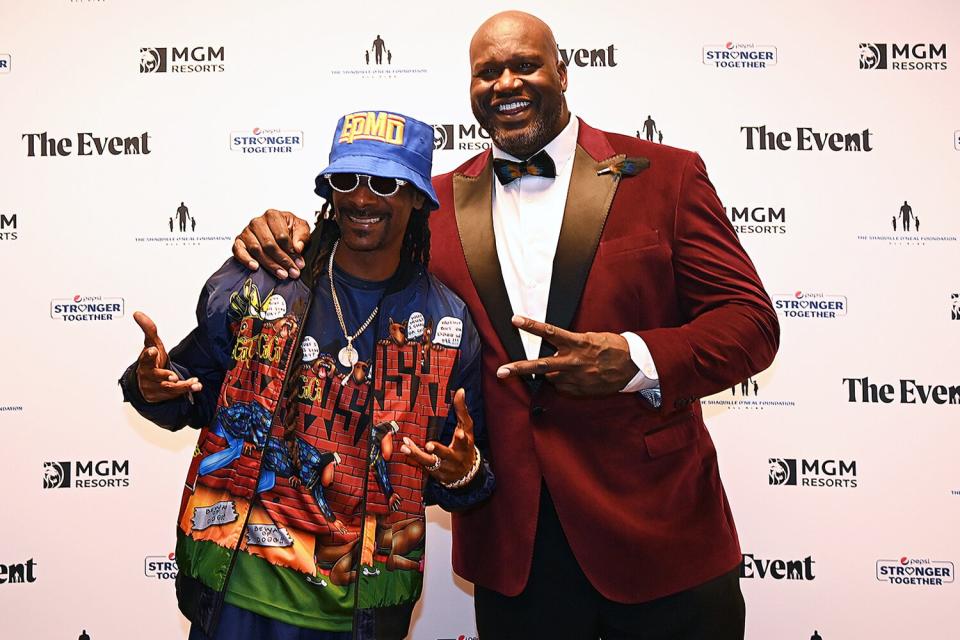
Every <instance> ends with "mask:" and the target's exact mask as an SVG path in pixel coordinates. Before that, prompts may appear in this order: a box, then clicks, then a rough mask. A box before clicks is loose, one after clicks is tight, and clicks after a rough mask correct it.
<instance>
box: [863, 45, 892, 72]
mask: <svg viewBox="0 0 960 640" xmlns="http://www.w3.org/2000/svg"><path fill="white" fill-rule="evenodd" d="M860 68H861V69H886V68H887V45H885V44H874V43H872V42H861V43H860Z"/></svg>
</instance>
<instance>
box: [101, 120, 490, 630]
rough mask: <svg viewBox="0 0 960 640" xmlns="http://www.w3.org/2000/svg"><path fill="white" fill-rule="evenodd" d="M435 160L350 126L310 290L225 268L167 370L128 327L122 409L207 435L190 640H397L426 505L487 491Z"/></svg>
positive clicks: (427, 143)
mask: <svg viewBox="0 0 960 640" xmlns="http://www.w3.org/2000/svg"><path fill="white" fill-rule="evenodd" d="M432 156H433V129H432V127H430V126H429V125H426V124H424V123H422V122H419V121H417V120H415V119H413V118H410V117H407V116H404V115H401V114H396V113H392V112H387V111H361V112H356V113H352V114H348V115H346V116H344V117H343V118H341V119H340V122H339V124H338V125H337V129H336V132H335V133H334V138H333V146H332V150H331V152H330V163H329V166H328V167H327V168H326V169H324V170H323V171H322V172H321V173H320V175H318V176H317V179H316V193H317V194H318V195H320V196H321V197H322V198H324V199H325V200H326V203H325V204H324V206H323V209H322V211H321V214H320V216H319V219H318V221H317V227H316V229H315V231H314V233H313V237H312V238H311V243H310V245H311V252H310V253H308V254H307V255H306V256H305V271H304V277H303V278H301V279H299V280H296V281H289V280H287V281H281V280H279V279H277V278H275V277H274V276H273V275H271V274H269V273H268V272H266V271H263V270H261V271H257V272H252V271H250V270H249V269H247V268H246V267H243V266H241V265H239V264H238V263H237V262H235V261H234V260H232V259H231V260H228V261H227V262H226V263H224V265H223V267H221V268H220V270H219V271H217V272H216V273H215V274H214V275H213V276H211V278H210V279H209V280H208V281H207V283H206V285H205V287H204V289H203V292H202V293H201V295H200V301H199V303H198V306H197V321H198V324H197V327H196V328H195V329H194V330H193V331H192V332H191V333H190V335H188V336H187V337H186V338H185V339H184V340H183V341H182V342H181V343H180V344H179V345H177V346H176V347H174V348H173V349H172V350H171V351H170V352H169V354H168V353H167V352H166V350H165V349H164V346H163V343H162V342H161V341H160V338H159V337H158V335H157V328H156V325H155V324H154V323H153V321H152V320H150V318H148V317H147V316H146V315H145V314H143V313H141V312H137V313H136V314H134V318H135V320H136V322H137V324H139V325H140V327H141V328H142V329H143V332H144V348H143V350H142V351H141V353H140V357H139V359H138V360H137V362H135V363H134V364H132V365H131V366H130V367H129V368H128V369H127V371H126V372H125V373H124V375H123V377H122V378H121V379H120V384H121V386H122V388H123V393H124V399H125V400H126V401H128V402H130V403H131V404H132V405H133V406H134V407H135V408H136V410H137V411H138V412H140V414H141V415H143V416H144V417H146V418H148V419H149V420H151V421H153V422H155V423H156V424H158V425H160V426H162V427H164V428H167V429H171V430H176V429H179V428H182V427H183V426H184V425H187V424H189V425H190V426H193V427H196V428H199V429H200V438H199V442H198V444H197V447H196V450H195V452H194V457H193V462H192V464H191V465H190V469H189V472H188V474H187V482H186V488H185V490H184V494H183V499H182V501H181V509H180V516H179V519H178V528H177V562H178V565H179V574H178V577H177V596H178V600H179V605H180V609H181V611H182V612H183V613H184V615H186V616H187V617H188V618H189V619H190V620H191V622H192V623H193V625H192V628H191V632H190V638H191V639H194V640H207V639H219V638H232V639H235V638H241V639H242V638H267V637H269V638H280V639H286V638H291V639H292V638H299V639H304V638H310V639H313V640H332V639H335V638H336V639H339V638H349V637H353V638H363V639H366V638H402V637H404V636H405V635H406V633H407V628H408V626H409V622H410V615H411V613H412V610H413V606H414V604H415V603H416V600H417V598H418V597H419V594H420V591H421V585H422V581H423V566H424V551H425V533H426V523H425V519H424V505H425V504H439V505H440V506H442V507H444V508H445V509H448V510H455V509H464V508H466V507H469V506H471V505H474V504H476V503H478V502H481V501H483V500H485V499H486V498H487V497H488V496H489V495H490V493H491V491H492V489H493V485H494V477H493V473H492V472H491V470H490V467H489V465H488V463H487V461H486V459H485V458H484V455H483V453H482V450H483V449H485V439H484V428H483V426H484V423H483V416H482V413H481V412H482V406H483V403H482V401H481V398H480V396H479V394H480V379H479V376H480V345H479V338H478V336H477V332H476V330H475V328H474V326H473V322H472V320H471V318H470V316H469V314H468V313H467V310H466V307H465V305H464V303H463V302H462V301H461V300H460V299H459V298H458V297H457V296H456V295H454V294H453V293H452V292H451V291H450V290H449V289H447V288H446V287H445V286H444V285H442V284H440V283H439V282H438V281H437V280H436V279H435V278H434V277H433V276H431V275H429V274H427V272H426V267H427V263H428V261H429V257H430V235H429V227H428V225H427V214H428V213H429V212H430V211H431V210H433V209H435V208H437V206H438V203H437V196H436V194H435V192H434V190H433V187H432V185H431V183H430V169H431V162H432ZM468 407H469V410H468Z"/></svg>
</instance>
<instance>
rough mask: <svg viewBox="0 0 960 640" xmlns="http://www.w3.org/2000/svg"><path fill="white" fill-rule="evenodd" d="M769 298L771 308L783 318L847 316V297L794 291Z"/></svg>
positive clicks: (832, 317)
mask: <svg viewBox="0 0 960 640" xmlns="http://www.w3.org/2000/svg"><path fill="white" fill-rule="evenodd" d="M770 298H771V299H772V300H773V308H774V309H776V310H777V313H779V314H781V315H782V316H783V317H785V318H804V319H810V318H826V319H834V318H838V317H840V316H845V315H847V297H846V296H837V295H827V294H825V293H810V292H803V291H796V292H794V293H775V294H773V295H772V296H770Z"/></svg>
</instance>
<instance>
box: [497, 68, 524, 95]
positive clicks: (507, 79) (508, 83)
mask: <svg viewBox="0 0 960 640" xmlns="http://www.w3.org/2000/svg"><path fill="white" fill-rule="evenodd" d="M519 88H520V76H518V75H516V74H515V73H513V71H511V70H510V69H509V68H504V70H503V73H501V74H500V77H499V78H497V81H496V83H494V87H493V90H494V91H516V90H517V89H519Z"/></svg>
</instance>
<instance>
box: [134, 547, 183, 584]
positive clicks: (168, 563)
mask: <svg viewBox="0 0 960 640" xmlns="http://www.w3.org/2000/svg"><path fill="white" fill-rule="evenodd" d="M178 571H179V569H178V568H177V556H176V554H175V553H168V554H167V555H165V556H147V557H145V558H144V559H143V575H145V576H147V577H148V578H153V579H154V580H173V579H174V578H176V577H177V572H178Z"/></svg>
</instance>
